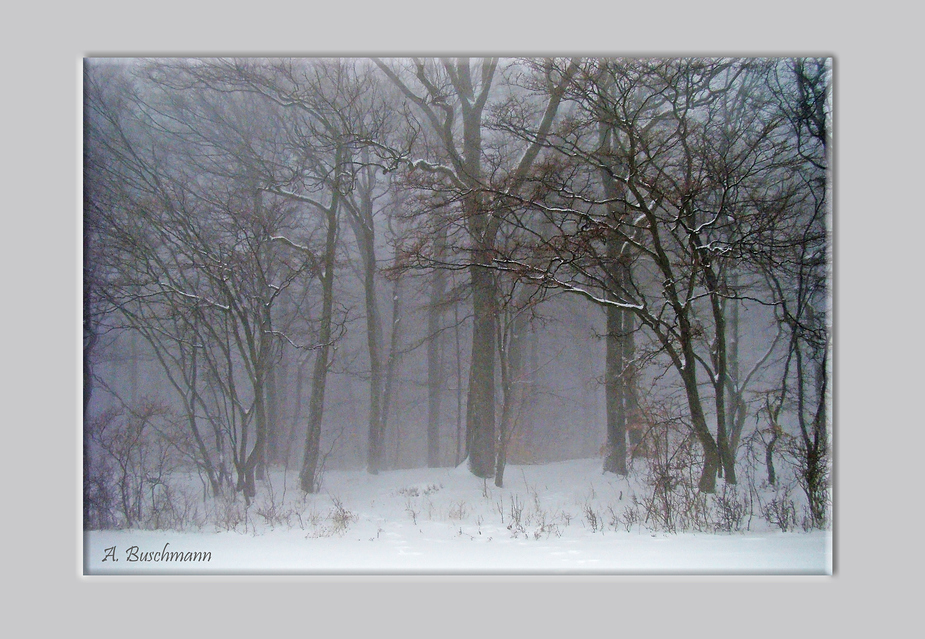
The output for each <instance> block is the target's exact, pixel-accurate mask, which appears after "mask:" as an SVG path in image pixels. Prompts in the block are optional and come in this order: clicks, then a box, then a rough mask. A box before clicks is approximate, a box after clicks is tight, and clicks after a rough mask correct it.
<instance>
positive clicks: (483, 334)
mask: <svg viewBox="0 0 925 639" xmlns="http://www.w3.org/2000/svg"><path fill="white" fill-rule="evenodd" d="M480 259H482V260H484V259H485V258H480V257H477V258H476V259H475V260H474V261H475V264H473V265H472V266H471V267H470V269H469V272H470V275H471V278H472V307H473V315H474V317H473V322H472V360H471V362H472V363H471V366H470V373H469V395H468V402H467V405H466V442H467V444H468V445H467V448H468V451H469V470H471V471H472V474H473V475H475V476H476V477H482V478H488V477H492V476H493V475H494V470H495V469H494V465H495V335H496V328H495V323H496V321H497V319H496V317H495V302H496V290H495V289H496V287H495V281H494V274H493V273H492V272H491V271H490V270H489V269H487V268H485V267H483V266H480V265H479V262H480Z"/></svg>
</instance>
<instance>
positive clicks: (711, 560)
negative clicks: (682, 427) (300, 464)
mask: <svg viewBox="0 0 925 639" xmlns="http://www.w3.org/2000/svg"><path fill="white" fill-rule="evenodd" d="M600 463H601V462H600V460H599V459H587V460H574V461H566V462H558V463H552V464H545V465H530V466H509V467H508V468H507V471H506V473H505V486H504V488H497V487H495V486H494V484H493V483H492V482H491V481H490V480H489V481H488V482H484V481H482V480H480V479H478V478H476V477H474V476H472V475H471V474H470V473H469V472H468V471H467V470H466V469H465V467H464V466H460V467H458V468H451V469H427V468H422V469H413V470H398V471H385V472H382V473H380V474H379V475H378V476H371V475H368V474H367V473H365V472H363V471H352V472H347V471H336V472H335V471H332V472H328V473H327V474H325V476H324V483H323V486H322V490H321V492H320V493H318V494H316V495H308V496H306V495H303V494H302V493H301V491H300V490H299V489H298V486H297V479H296V477H295V473H292V472H290V473H289V475H288V477H287V476H284V474H283V473H282V471H277V472H275V473H272V474H271V480H272V481H271V483H270V487H272V489H269V487H267V486H266V485H265V486H264V487H263V488H262V489H261V492H260V494H258V497H257V499H256V501H255V503H254V504H252V505H251V507H250V508H248V509H244V508H243V504H241V503H240V501H239V502H238V503H237V504H233V505H229V506H228V507H227V511H226V512H225V514H224V516H223V517H224V519H223V523H222V524H221V525H218V526H217V525H216V524H215V523H214V521H215V520H214V518H213V519H209V522H210V523H202V524H201V525H200V526H199V527H198V528H196V527H194V528H193V529H192V530H186V531H183V532H174V531H141V530H119V531H94V532H89V533H86V534H85V535H84V558H83V559H84V573H85V574H87V575H129V574H131V575H151V574H240V575H258V574H319V575H328V574H344V575H355V574H373V575H374V574H409V575H413V574H449V575H456V574H576V575H582V574H677V575H683V574H738V575H742V574H756V575H765V574H778V575H780V574H784V575H801V574H815V575H829V574H832V536H831V531H813V532H808V533H807V532H803V531H802V530H801V529H799V528H797V530H796V531H794V532H786V533H785V532H781V531H780V530H779V529H777V528H775V527H774V526H772V525H770V524H768V522H766V521H765V520H764V519H762V518H761V517H760V516H754V517H752V518H750V519H749V518H746V519H745V520H744V522H743V526H742V528H743V530H741V531H738V532H730V533H677V534H670V533H665V532H656V531H653V527H652V526H648V525H646V523H645V522H643V521H635V522H634V521H632V520H631V519H632V518H631V517H627V515H626V513H627V508H629V509H630V510H632V503H633V502H632V498H633V496H634V495H641V494H642V492H641V486H640V485H639V484H638V483H637V482H638V481H639V480H638V479H626V478H620V477H617V476H614V475H610V474H606V475H605V474H602V473H601V470H600ZM200 504H201V500H200ZM205 521H206V518H203V519H202V522H205ZM175 553H180V554H179V555H177V554H175ZM178 557H182V558H183V559H184V561H179V560H177V559H178Z"/></svg>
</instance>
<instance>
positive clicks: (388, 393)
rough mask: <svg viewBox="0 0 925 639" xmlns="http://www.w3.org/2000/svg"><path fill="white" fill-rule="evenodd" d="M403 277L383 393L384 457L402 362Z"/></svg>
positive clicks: (398, 286) (394, 306)
mask: <svg viewBox="0 0 925 639" xmlns="http://www.w3.org/2000/svg"><path fill="white" fill-rule="evenodd" d="M401 282H402V280H401V276H399V277H398V279H396V280H395V285H394V288H393V289H392V333H391V335H390V336H389V358H388V362H387V363H386V367H385V369H386V370H385V388H384V389H383V391H382V440H381V445H382V448H383V456H385V441H386V437H385V434H386V432H388V431H387V429H388V424H389V411H390V409H391V406H392V396H393V393H394V389H395V377H396V376H397V375H398V364H399V361H400V360H401V353H400V352H399V348H398V345H399V343H400V339H401V337H400V336H401V330H400V329H401V313H402V297H401ZM398 435H399V434H398V431H397V429H396V434H395V439H396V444H397V443H398V442H397V440H398Z"/></svg>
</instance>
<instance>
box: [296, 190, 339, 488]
mask: <svg viewBox="0 0 925 639" xmlns="http://www.w3.org/2000/svg"><path fill="white" fill-rule="evenodd" d="M338 205H339V201H338V195H337V191H336V190H335V192H334V198H333V201H332V202H331V208H330V209H328V211H327V223H328V228H327V238H326V241H325V251H324V273H322V276H321V289H322V307H321V327H320V330H319V331H318V352H317V353H316V355H315V366H314V371H313V373H312V392H311V397H310V399H309V402H308V423H307V427H306V434H305V452H304V455H303V458H302V470H301V471H300V473H299V484H300V486H301V488H302V490H303V491H304V492H306V493H314V492H317V491H318V489H319V488H320V482H319V477H318V470H319V469H318V465H319V461H320V456H321V421H322V417H323V415H324V390H325V384H326V383H327V377H328V369H329V368H330V362H329V358H330V350H331V338H332V336H333V330H332V329H333V326H332V324H333V316H334V260H335V257H336V248H337V209H338Z"/></svg>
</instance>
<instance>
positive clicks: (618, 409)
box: [604, 306, 627, 476]
mask: <svg viewBox="0 0 925 639" xmlns="http://www.w3.org/2000/svg"><path fill="white" fill-rule="evenodd" d="M605 310H606V313H607V335H606V338H605V340H606V344H607V346H606V365H605V369H604V396H605V398H606V406H607V443H606V446H605V451H606V452H605V456H604V472H609V473H616V474H617V475H624V476H625V475H626V474H627V469H626V407H625V397H624V395H625V393H624V384H623V375H622V373H623V367H624V362H623V356H624V344H623V340H624V329H623V324H624V317H625V315H626V311H625V310H624V309H622V308H619V307H616V306H608V307H607V308H606V309H605Z"/></svg>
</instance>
